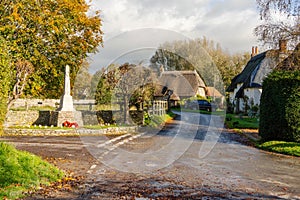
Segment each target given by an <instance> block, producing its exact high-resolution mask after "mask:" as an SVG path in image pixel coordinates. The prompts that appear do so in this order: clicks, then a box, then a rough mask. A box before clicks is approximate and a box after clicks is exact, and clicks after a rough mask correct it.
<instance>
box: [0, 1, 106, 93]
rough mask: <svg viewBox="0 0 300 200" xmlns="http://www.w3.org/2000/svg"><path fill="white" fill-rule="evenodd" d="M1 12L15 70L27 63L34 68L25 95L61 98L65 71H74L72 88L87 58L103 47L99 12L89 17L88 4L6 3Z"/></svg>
mask: <svg viewBox="0 0 300 200" xmlns="http://www.w3.org/2000/svg"><path fill="white" fill-rule="evenodd" d="M0 10H1V12H0V35H1V36H2V37H3V38H4V39H5V40H6V41H7V42H8V47H9V51H10V52H11V56H12V63H13V65H14V67H15V68H16V69H17V67H18V66H17V63H18V62H19V61H22V62H23V63H26V66H28V67H30V66H32V67H33V69H34V73H32V74H31V75H30V77H29V81H28V83H29V84H27V85H26V87H24V89H25V94H26V95H29V96H32V97H44V98H58V97H59V96H60V95H61V94H62V91H63V80H64V79H63V76H64V68H65V66H66V65H67V64H68V65H69V66H70V68H71V74H70V76H71V84H72V85H73V84H74V78H75V76H76V74H77V71H78V70H79V69H80V67H81V65H82V63H83V61H84V59H85V58H86V57H87V56H88V53H92V52H95V51H96V49H97V47H98V46H99V44H102V31H101V29H100V27H101V20H100V15H99V12H98V11H97V12H94V13H92V12H89V5H88V4H87V3H86V1H85V0H78V1H72V0H37V1H32V0H16V1H11V0H2V1H1V2H0ZM16 73H17V70H16ZM16 81H17V80H16Z"/></svg>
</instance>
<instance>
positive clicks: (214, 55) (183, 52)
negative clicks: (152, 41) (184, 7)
mask: <svg viewBox="0 0 300 200" xmlns="http://www.w3.org/2000/svg"><path fill="white" fill-rule="evenodd" d="M249 58H250V55H249V54H248V53H244V54H240V53H236V54H233V55H231V54H229V53H227V52H226V51H224V50H223V49H222V48H221V45H220V44H218V43H215V42H214V41H212V40H209V39H207V38H205V37H203V38H201V39H200V38H198V39H195V40H189V41H175V42H173V43H165V44H163V45H161V47H160V48H159V49H158V50H157V51H156V52H155V54H154V55H153V56H152V57H151V59H150V62H151V63H152V67H153V68H157V71H159V68H160V67H161V66H163V67H164V70H166V71H172V70H194V69H196V70H197V71H198V73H199V74H200V76H201V77H202V78H203V79H204V81H205V82H206V84H207V85H208V86H215V87H217V88H218V87H219V88H218V89H219V90H220V91H223V90H224V86H225V87H226V86H228V85H229V84H230V82H231V79H232V78H233V77H234V76H235V75H237V74H238V73H239V72H240V71H241V70H242V68H243V66H244V65H245V64H246V63H247V61H248V60H249ZM216 78H220V79H221V80H222V82H223V83H224V86H223V85H222V84H218V82H219V81H217V80H216Z"/></svg>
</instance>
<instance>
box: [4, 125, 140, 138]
mask: <svg viewBox="0 0 300 200" xmlns="http://www.w3.org/2000/svg"><path fill="white" fill-rule="evenodd" d="M137 132H138V127H137V126H132V127H112V128H105V129H97V130H92V129H73V128H70V129H51V128H50V129H15V128H13V129H11V128H5V129H4V133H5V135H13V136H26V135H28V136H76V135H78V136H85V135H88V136H90V135H113V134H117V135H119V134H126V133H132V134H134V133H137Z"/></svg>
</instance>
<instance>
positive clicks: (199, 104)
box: [185, 100, 217, 112]
mask: <svg viewBox="0 0 300 200" xmlns="http://www.w3.org/2000/svg"><path fill="white" fill-rule="evenodd" d="M185 108H188V109H193V110H206V111H209V112H211V111H216V109H217V105H216V104H213V103H210V102H209V101H207V100H195V101H188V102H186V104H185Z"/></svg>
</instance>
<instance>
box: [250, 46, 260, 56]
mask: <svg viewBox="0 0 300 200" xmlns="http://www.w3.org/2000/svg"><path fill="white" fill-rule="evenodd" d="M257 54H258V47H257V46H255V47H254V46H253V47H252V53H251V58H252V57H254V56H256V55H257Z"/></svg>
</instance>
